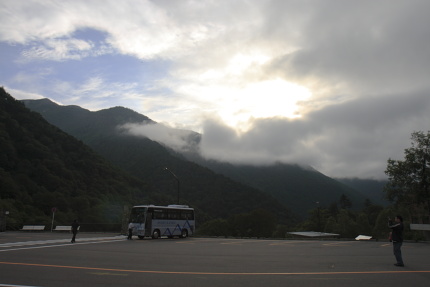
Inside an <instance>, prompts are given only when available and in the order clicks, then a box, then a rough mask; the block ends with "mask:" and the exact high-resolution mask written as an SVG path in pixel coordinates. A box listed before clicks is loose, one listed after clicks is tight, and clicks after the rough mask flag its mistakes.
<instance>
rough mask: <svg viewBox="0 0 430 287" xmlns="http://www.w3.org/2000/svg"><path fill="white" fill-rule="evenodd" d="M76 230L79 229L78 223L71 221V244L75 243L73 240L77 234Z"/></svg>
mask: <svg viewBox="0 0 430 287" xmlns="http://www.w3.org/2000/svg"><path fill="white" fill-rule="evenodd" d="M78 228H79V222H78V221H77V220H76V219H75V220H73V223H72V229H71V230H72V233H73V237H72V243H75V238H76V234H77V233H78Z"/></svg>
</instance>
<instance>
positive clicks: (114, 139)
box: [23, 99, 380, 216]
mask: <svg viewBox="0 0 430 287" xmlns="http://www.w3.org/2000/svg"><path fill="white" fill-rule="evenodd" d="M23 102H24V103H25V105H26V106H27V107H29V108H30V109H32V110H34V111H37V112H39V113H41V114H42V115H43V116H44V117H45V118H46V119H47V120H48V121H49V122H50V123H52V124H54V125H56V126H58V127H59V128H61V129H63V130H64V131H66V132H68V133H70V134H72V135H73V136H75V137H76V138H78V139H80V140H82V141H83V142H85V143H86V144H88V145H89V146H91V147H92V148H93V149H94V150H96V151H97V152H98V153H99V154H101V155H103V156H104V157H106V158H107V159H109V160H111V161H112V162H113V163H115V164H116V165H118V166H120V167H121V168H124V169H125V170H127V171H128V172H130V173H132V174H133V175H135V176H138V177H139V178H141V179H144V180H145V181H147V182H148V183H149V184H150V185H151V187H150V188H151V190H154V191H156V190H158V189H163V188H164V189H170V190H173V191H174V190H175V187H174V184H175V181H174V179H172V178H171V175H170V174H169V173H168V172H166V170H165V168H166V167H168V168H169V170H172V171H173V172H174V173H175V174H176V175H177V176H178V178H180V179H181V180H180V183H181V198H183V200H184V201H186V199H187V196H190V194H191V193H192V194H193V196H197V195H198V194H199V193H198V192H197V191H198V190H200V191H201V192H200V193H201V194H206V193H211V189H213V188H214V187H213V182H212V180H210V181H205V180H207V179H208V174H213V172H215V173H217V174H218V175H216V176H215V177H217V178H218V179H222V181H226V182H227V181H231V182H233V181H235V182H239V183H241V184H243V186H244V187H245V186H249V187H252V189H254V190H255V193H256V194H260V193H258V192H257V191H259V192H262V194H266V195H267V196H268V197H272V196H273V197H275V198H276V199H277V200H278V202H279V203H280V204H281V205H285V206H287V207H288V208H289V209H290V210H292V211H293V212H295V213H297V214H299V215H300V216H306V215H307V214H308V211H309V210H311V209H314V208H316V206H317V205H316V202H319V204H320V205H321V206H328V205H330V204H332V203H334V202H337V201H338V200H339V198H340V196H341V195H342V194H343V195H346V196H347V197H348V198H350V200H351V201H352V203H353V207H354V208H360V207H362V206H363V204H364V201H365V199H366V198H370V199H371V200H372V201H374V200H373V198H374V197H379V196H380V194H379V193H378V194H372V193H369V194H366V195H363V194H362V193H360V192H358V191H357V190H355V189H354V188H352V187H350V186H347V185H345V184H343V183H341V182H339V181H336V180H334V179H332V178H329V177H327V176H325V175H323V174H321V173H319V172H318V171H316V170H314V169H312V168H310V167H303V166H299V165H286V164H280V163H277V164H273V165H266V166H256V165H237V164H236V165H234V164H231V163H226V162H220V161H214V160H206V159H204V158H203V157H202V156H200V154H199V144H200V142H201V138H202V136H201V135H200V134H198V133H196V132H193V131H186V130H177V129H173V128H170V127H166V126H163V125H161V124H158V123H156V122H154V121H152V120H151V119H149V118H147V117H145V116H143V115H140V114H138V113H136V112H134V111H132V110H130V109H126V108H122V107H115V108H110V109H106V110H101V111H97V112H90V111H88V110H85V109H82V108H79V107H76V106H60V105H57V104H55V103H53V102H50V101H49V100H46V99H45V100H25V101H23ZM149 137H150V138H151V139H150V138H149ZM160 143H163V144H160ZM203 167H205V168H203ZM230 179H231V180H230ZM169 185H170V186H169ZM241 186H242V185H241ZM224 192H227V190H225V191H224ZM236 193H237V192H236ZM173 194H174V193H172V195H173ZM238 194H240V192H239V193H238ZM242 195H244V194H242ZM220 196H224V195H221V194H220ZM197 197H198V196H197ZM205 199H208V198H207V196H205ZM261 199H262V198H260V201H261ZM199 200H204V199H203V198H200V199H199ZM236 200H237V201H240V200H241V197H240V196H239V195H238V196H237V198H236ZM257 201H258V200H257ZM210 202H212V204H210ZM216 202H218V200H217V199H216V198H215V197H213V198H211V200H209V201H208V202H207V204H206V205H207V206H209V205H213V206H214V208H215V206H216V204H217V203H216ZM263 202H264V201H263ZM262 204H263V203H261V205H262ZM257 206H258V204H257ZM233 209H235V208H234V207H233ZM222 215H225V214H222Z"/></svg>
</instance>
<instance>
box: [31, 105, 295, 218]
mask: <svg viewBox="0 0 430 287" xmlns="http://www.w3.org/2000/svg"><path fill="white" fill-rule="evenodd" d="M24 103H25V104H26V106H27V107H29V108H30V109H32V110H34V111H37V112H40V113H41V114H42V115H43V117H45V118H46V120H47V121H49V122H50V123H52V124H53V125H56V126H57V127H59V128H60V129H62V130H64V131H65V132H67V133H69V134H71V135H73V136H74V137H76V138H77V139H79V140H81V141H82V142H84V143H85V144H87V145H88V146H90V147H91V148H92V149H94V150H95V151H96V152H97V153H98V154H100V155H101V156H103V157H105V158H106V159H108V160H109V161H110V162H112V163H113V164H115V165H116V166H118V167H120V168H122V169H123V170H125V171H127V172H128V173H130V174H131V175H133V176H136V177H137V178H139V179H140V180H143V181H144V182H145V183H146V184H147V190H148V191H149V192H150V193H151V194H152V195H153V196H152V199H151V200H153V201H152V202H136V204H144V203H146V204H171V203H177V198H178V196H179V203H181V204H189V205H191V206H193V207H195V208H197V209H198V211H199V221H200V222H204V221H205V220H208V219H212V218H227V217H229V216H231V215H234V214H239V213H244V212H250V211H252V210H255V209H265V210H267V211H270V212H271V213H273V214H274V215H275V216H276V217H277V218H278V220H279V221H281V222H282V221H286V220H287V219H291V218H292V214H291V212H289V211H288V210H287V208H286V207H285V205H283V204H282V203H280V202H279V201H277V200H276V199H275V198H273V197H272V196H271V195H269V194H267V193H265V192H263V191H260V190H258V189H256V188H253V187H250V186H247V185H244V184H241V183H237V182H235V181H233V180H231V179H229V178H228V177H225V176H223V175H220V174H216V173H214V172H213V171H211V170H210V169H208V168H205V167H202V166H200V165H197V164H196V163H193V162H190V161H188V160H186V159H185V158H184V157H183V156H181V155H180V154H177V153H175V152H174V151H173V150H170V149H167V148H166V147H165V146H163V145H161V144H159V143H158V142H156V141H153V140H150V139H148V138H146V137H145V138H143V137H137V136H134V135H131V134H130V133H128V132H127V131H126V130H124V128H122V125H124V124H126V123H144V124H145V125H148V126H155V125H156V124H155V123H154V122H153V121H151V120H150V119H148V118H147V117H145V116H142V115H139V114H138V113H136V112H134V111H132V110H130V109H126V108H122V107H114V108H110V109H107V110H101V111H98V112H90V111H88V110H85V109H82V108H79V107H76V106H60V105H57V104H55V103H53V102H51V101H48V100H31V101H30V100H29V101H24ZM166 168H168V170H166ZM171 172H172V173H174V174H175V176H176V177H177V178H178V179H179V183H180V184H179V190H178V184H177V181H176V179H175V177H173V176H172V174H171ZM172 201H173V202H172Z"/></svg>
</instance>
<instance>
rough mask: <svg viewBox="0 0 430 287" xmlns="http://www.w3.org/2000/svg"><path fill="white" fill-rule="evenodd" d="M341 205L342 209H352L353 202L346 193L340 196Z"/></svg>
mask: <svg viewBox="0 0 430 287" xmlns="http://www.w3.org/2000/svg"><path fill="white" fill-rule="evenodd" d="M339 205H340V208H342V209H347V208H351V207H352V202H351V200H350V199H349V198H348V196H346V195H345V194H344V193H342V195H341V196H340V199H339Z"/></svg>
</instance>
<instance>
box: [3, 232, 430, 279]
mask: <svg viewBox="0 0 430 287" xmlns="http://www.w3.org/2000/svg"><path fill="white" fill-rule="evenodd" d="M403 253H404V261H405V264H406V267H404V268H399V267H395V266H394V265H393V263H394V256H393V255H392V251H391V245H390V243H389V242H375V241H365V242H362V241H360V242H358V241H305V240H296V241H294V240H256V239H243V240H242V239H220V238H187V239H159V240H151V239H145V240H132V241H130V240H126V238H125V236H119V235H116V234H91V233H79V234H78V237H77V242H76V243H75V244H71V243H70V234H68V233H55V232H54V233H51V232H41V233H37V232H6V233H5V232H3V233H0V286H38V287H51V286H61V287H68V286H74V287H75V286H79V287H87V286H205V287H206V286H209V287H210V286H318V287H321V286H330V287H337V286H339V287H340V286H342V287H343V286H348V287H354V286H360V287H362V286H378V287H379V286H390V287H393V286H402V287H405V286H406V287H409V286H414V287H420V286H426V287H428V286H430V244H425V243H405V244H404V246H403Z"/></svg>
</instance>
